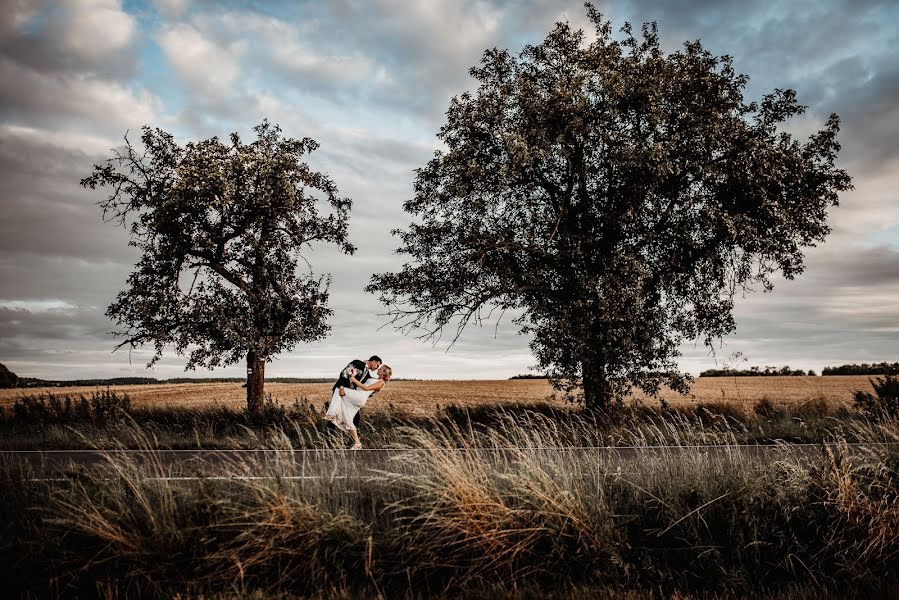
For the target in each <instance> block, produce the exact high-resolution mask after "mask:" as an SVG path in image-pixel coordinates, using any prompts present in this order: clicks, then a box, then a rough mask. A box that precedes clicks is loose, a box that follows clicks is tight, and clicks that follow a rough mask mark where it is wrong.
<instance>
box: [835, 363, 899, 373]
mask: <svg viewBox="0 0 899 600" xmlns="http://www.w3.org/2000/svg"><path fill="white" fill-rule="evenodd" d="M821 374H822V375H899V362H895V363H888V362H882V363H873V364H870V365H869V364H868V363H862V364H860V365H843V366H841V367H824V370H823V371H821Z"/></svg>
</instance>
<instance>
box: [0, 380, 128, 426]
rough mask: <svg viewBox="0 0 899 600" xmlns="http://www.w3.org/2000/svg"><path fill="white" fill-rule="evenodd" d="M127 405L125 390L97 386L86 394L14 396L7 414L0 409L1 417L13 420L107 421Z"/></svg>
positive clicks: (119, 416)
mask: <svg viewBox="0 0 899 600" xmlns="http://www.w3.org/2000/svg"><path fill="white" fill-rule="evenodd" d="M130 409H131V398H129V397H128V394H125V393H121V394H120V393H118V392H114V391H112V390H110V389H106V390H102V391H101V390H97V391H94V392H93V393H91V395H90V396H85V395H84V394H79V395H78V396H77V397H75V396H70V395H69V394H66V395H65V396H62V397H60V396H57V395H54V394H38V395H36V396H23V397H21V398H17V399H16V401H15V402H14V403H13V405H12V411H11V412H10V414H8V413H6V412H5V411H4V413H3V415H0V416H2V417H3V418H4V419H7V418H9V417H11V419H12V421H13V422H14V423H16V424H30V425H45V424H55V423H62V424H74V423H95V424H100V425H103V424H107V423H111V422H118V421H121V420H122V418H123V417H124V416H125V415H126V414H128V412H129V411H130Z"/></svg>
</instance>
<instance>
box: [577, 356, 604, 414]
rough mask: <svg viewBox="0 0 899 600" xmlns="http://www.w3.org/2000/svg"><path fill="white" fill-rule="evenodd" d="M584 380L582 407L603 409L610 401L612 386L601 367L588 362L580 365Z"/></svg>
mask: <svg viewBox="0 0 899 600" xmlns="http://www.w3.org/2000/svg"><path fill="white" fill-rule="evenodd" d="M581 370H582V371H583V378H584V379H583V381H584V407H585V408H586V409H587V410H604V409H606V408H608V407H609V406H610V405H611V403H612V388H611V386H610V385H609V382H608V380H607V379H606V377H605V375H604V373H603V370H602V367H601V366H597V365H595V364H591V363H589V362H584V363H583V364H582V365H581Z"/></svg>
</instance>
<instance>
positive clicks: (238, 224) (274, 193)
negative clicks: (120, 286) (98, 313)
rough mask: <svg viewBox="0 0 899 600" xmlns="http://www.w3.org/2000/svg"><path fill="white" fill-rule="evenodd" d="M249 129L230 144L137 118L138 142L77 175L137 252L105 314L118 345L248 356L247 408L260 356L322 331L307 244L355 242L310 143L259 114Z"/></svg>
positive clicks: (322, 289)
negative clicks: (178, 136) (250, 136)
mask: <svg viewBox="0 0 899 600" xmlns="http://www.w3.org/2000/svg"><path fill="white" fill-rule="evenodd" d="M254 131H255V133H256V139H255V140H252V141H251V142H250V143H244V142H243V141H242V140H241V138H240V137H239V136H238V135H237V134H236V133H235V134H231V136H230V139H229V141H228V142H227V143H226V142H223V141H220V140H219V139H218V138H217V137H213V138H211V139H207V140H203V141H199V142H190V143H187V144H186V145H185V146H183V147H182V146H180V145H178V144H177V143H176V142H175V140H174V137H173V136H172V135H171V134H169V133H166V132H164V131H162V130H160V129H151V128H150V127H144V128H143V133H142V136H141V142H142V144H143V149H138V148H135V147H134V146H133V145H132V144H131V142H130V141H129V140H128V138H127V136H126V145H125V147H124V149H120V150H118V151H116V152H115V155H114V156H113V158H111V159H109V160H107V161H106V162H104V163H102V164H99V165H95V166H94V170H93V173H92V174H91V175H90V176H89V177H87V178H85V179H84V180H82V182H81V184H82V185H84V186H86V187H89V188H91V189H95V188H97V187H98V186H105V187H108V188H109V189H110V190H111V192H110V195H109V197H108V198H106V199H105V200H104V201H102V202H101V203H100V205H101V206H102V209H103V217H104V220H107V221H114V222H118V223H121V224H122V225H127V226H128V227H129V231H130V235H131V241H130V244H131V245H133V246H136V247H137V248H139V249H140V251H141V258H140V261H139V262H138V263H137V265H136V267H135V270H134V272H133V273H132V274H131V275H130V277H129V278H128V287H127V288H126V289H125V290H124V291H122V292H121V293H119V295H118V297H117V298H116V300H115V302H114V303H113V304H112V305H111V306H110V307H109V309H108V310H107V313H106V314H107V315H108V316H109V317H110V318H112V319H114V320H115V321H116V322H117V323H118V325H119V326H120V331H119V334H120V335H122V336H124V341H122V342H121V344H119V346H118V347H122V346H130V347H138V346H143V345H144V344H152V345H153V347H154V348H155V354H154V355H153V357H152V359H151V361H150V364H153V363H155V362H156V361H157V360H159V358H160V357H161V355H162V351H163V349H164V348H165V347H166V346H168V345H172V346H173V347H174V349H175V351H176V352H177V353H178V354H187V355H188V362H187V368H189V369H194V368H196V367H198V366H204V367H209V368H213V367H216V366H221V365H229V364H233V363H236V362H237V361H239V360H241V359H242V358H244V357H246V360H247V371H248V384H249V385H248V386H247V387H248V389H247V399H248V407H249V408H250V410H251V411H252V410H255V409H256V408H257V407H258V405H259V403H260V402H261V399H262V388H263V385H264V365H265V362H266V361H268V360H270V359H271V357H272V356H273V355H275V354H277V353H279V352H283V351H285V350H290V349H291V348H293V347H294V346H295V345H296V344H297V343H300V342H311V341H315V340H319V339H322V338H323V337H324V336H325V335H326V334H327V332H328V330H329V326H328V324H327V318H328V317H329V316H330V314H331V311H330V309H328V307H327V301H328V285H329V282H330V278H329V277H328V276H323V275H315V274H314V273H313V272H312V267H311V265H309V263H308V261H307V260H306V259H305V258H304V256H303V252H304V250H308V249H309V248H311V247H312V245H313V244H319V243H330V244H334V245H336V246H337V247H338V248H339V249H340V250H341V251H343V252H345V253H347V254H352V253H353V251H354V248H353V246H352V244H350V242H349V240H348V236H347V226H348V215H349V211H350V208H351V204H352V203H351V201H350V200H349V199H348V198H343V197H340V195H339V194H338V190H337V187H336V185H335V184H334V183H333V182H332V181H331V179H330V178H329V177H328V176H327V175H325V174H323V173H318V172H315V171H313V170H312V169H311V168H310V167H309V166H308V165H307V164H306V163H305V162H304V157H305V156H306V155H307V154H309V153H310V152H312V151H314V150H315V149H316V148H318V144H317V143H316V142H315V141H314V140H312V139H309V138H303V139H290V138H284V137H282V135H281V130H280V128H279V127H278V126H277V125H273V124H270V123H269V122H267V121H264V122H263V123H262V124H260V125H258V126H256V127H255V128H254ZM298 265H299V266H302V267H303V268H298ZM307 267H308V268H307ZM148 366H149V365H148Z"/></svg>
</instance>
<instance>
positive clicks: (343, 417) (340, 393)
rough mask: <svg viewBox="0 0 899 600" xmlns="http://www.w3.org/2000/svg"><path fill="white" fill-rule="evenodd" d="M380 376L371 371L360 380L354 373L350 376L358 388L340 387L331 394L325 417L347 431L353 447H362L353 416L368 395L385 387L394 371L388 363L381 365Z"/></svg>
mask: <svg viewBox="0 0 899 600" xmlns="http://www.w3.org/2000/svg"><path fill="white" fill-rule="evenodd" d="M377 373H378V376H377V378H375V377H374V376H373V374H372V373H371V372H369V375H368V378H367V379H366V380H365V381H362V382H360V381H359V380H358V379H356V377H355V376H354V375H351V376H350V381H351V382H353V383H354V384H355V385H356V389H347V388H343V387H339V388H337V389H336V390H334V394H332V396H331V404H330V405H329V406H328V412H326V413H325V419H326V420H328V421H331V422H332V423H334V424H335V425H337V427H339V428H340V429H342V430H344V431H346V432H347V433H349V434H350V437H352V438H353V442H355V443H354V444H353V449H354V450H358V449H360V448H362V444H361V443H360V442H359V434H358V433H357V432H356V426H355V425H353V417H355V416H356V413H357V412H359V409H360V408H362V407H363V406H365V403H366V402H367V401H368V397H369V396H371V395H372V394H374V393H375V392H377V391H378V390H380V389H381V388H383V387H384V386H385V385H386V384H387V382H388V381H390V377H391V376H392V375H393V371H392V370H391V369H390V367H388V366H387V365H381V368H379V369H378V371H377Z"/></svg>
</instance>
